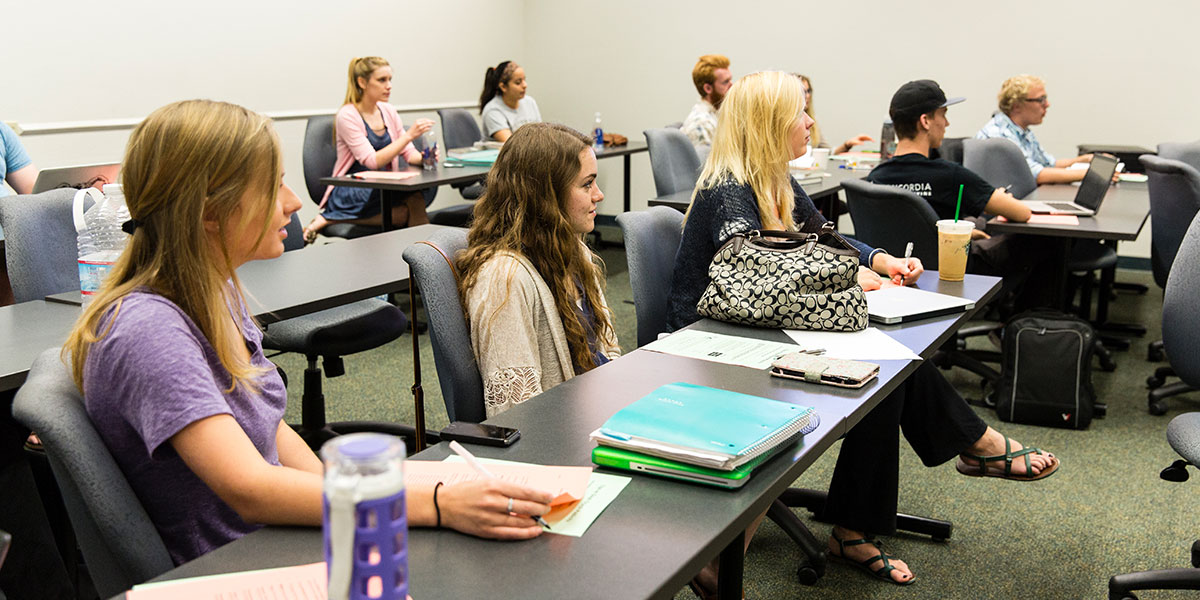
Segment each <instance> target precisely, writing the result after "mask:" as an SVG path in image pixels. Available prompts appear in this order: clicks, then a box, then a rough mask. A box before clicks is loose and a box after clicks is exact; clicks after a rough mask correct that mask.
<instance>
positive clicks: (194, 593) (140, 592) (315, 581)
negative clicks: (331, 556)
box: [125, 562, 328, 600]
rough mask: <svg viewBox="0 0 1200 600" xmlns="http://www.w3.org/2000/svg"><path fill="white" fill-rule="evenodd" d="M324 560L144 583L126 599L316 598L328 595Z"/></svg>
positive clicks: (274, 599)
mask: <svg viewBox="0 0 1200 600" xmlns="http://www.w3.org/2000/svg"><path fill="white" fill-rule="evenodd" d="M327 586H328V582H327V581H326V574H325V563H323V562H318V563H312V564H311V565H300V566H297V567H283V568H281V569H264V570H261V571H247V572H244V573H229V574H227V575H213V576H210V577H195V578H191V579H180V580H179V581H169V582H163V583H152V584H143V585H140V586H137V587H136V588H135V589H133V590H131V591H129V592H128V593H126V594H125V600H234V599H238V598H270V599H271V600H318V599H323V598H327V597H328V595H327V594H326V588H327Z"/></svg>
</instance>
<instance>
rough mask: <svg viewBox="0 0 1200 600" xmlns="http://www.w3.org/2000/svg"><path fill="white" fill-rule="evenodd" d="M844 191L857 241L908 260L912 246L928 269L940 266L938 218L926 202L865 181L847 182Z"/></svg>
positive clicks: (898, 190) (894, 188)
mask: <svg viewBox="0 0 1200 600" xmlns="http://www.w3.org/2000/svg"><path fill="white" fill-rule="evenodd" d="M842 189H843V190H844V191H845V192H846V204H848V205H849V206H850V219H851V220H852V221H853V222H854V237H856V238H858V239H859V240H860V241H862V242H863V243H864V244H867V245H868V246H873V247H875V248H883V249H884V250H885V251H886V252H887V253H888V254H891V255H892V256H904V248H905V246H907V245H908V243H909V242H912V243H913V256H915V257H917V258H919V259H921V262H922V263H924V264H925V267H926V268H929V269H932V268H934V267H936V266H937V251H938V248H937V225H936V223H937V220H938V216H937V213H935V212H933V207H931V206H929V203H928V202H926V201H925V199H924V198H922V197H920V196H918V195H916V194H914V193H912V192H910V191H908V190H905V189H901V188H898V187H893V186H889V185H878V184H874V183H871V182H869V181H866V180H863V179H847V180H846V181H843V182H842Z"/></svg>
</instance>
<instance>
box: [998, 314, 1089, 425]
mask: <svg viewBox="0 0 1200 600" xmlns="http://www.w3.org/2000/svg"><path fill="white" fill-rule="evenodd" d="M1095 343H1096V333H1095V331H1094V330H1093V329H1092V326H1091V324H1089V323H1088V322H1087V321H1084V320H1083V319H1080V318H1078V317H1074V316H1072V315H1068V314H1065V313H1061V312H1057V311H1031V312H1025V313H1022V314H1019V315H1017V316H1015V317H1013V318H1012V320H1010V321H1009V322H1008V324H1006V325H1005V326H1004V341H1003V351H1004V355H1003V365H1002V367H1001V373H1000V383H999V385H998V386H997V389H996V395H995V400H996V413H997V415H999V417H1000V419H1001V420H1003V421H1010V422H1013V423H1025V424H1028V425H1045V426H1049V427H1065V428H1069V429H1087V427H1088V425H1090V424H1091V422H1092V417H1093V416H1097V417H1101V416H1104V409H1105V406H1104V405H1103V404H1096V392H1095V390H1094V389H1093V388H1092V351H1093V348H1094V344H1095Z"/></svg>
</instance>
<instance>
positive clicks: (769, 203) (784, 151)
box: [688, 71, 804, 230]
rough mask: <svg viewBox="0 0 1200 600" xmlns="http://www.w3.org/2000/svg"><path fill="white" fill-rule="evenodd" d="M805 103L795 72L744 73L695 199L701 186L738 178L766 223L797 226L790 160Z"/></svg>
mask: <svg viewBox="0 0 1200 600" xmlns="http://www.w3.org/2000/svg"><path fill="white" fill-rule="evenodd" d="M803 109H804V89H803V88H802V87H801V85H800V80H799V79H797V78H796V77H795V76H793V75H791V74H790V73H783V72H780V71H763V72H760V73H752V74H750V75H747V76H745V77H742V78H741V79H739V80H738V81H737V83H735V84H733V87H732V88H730V89H729V93H728V94H727V95H726V96H725V102H724V103H723V104H721V110H720V112H719V114H718V120H717V131H716V133H715V134H713V144H712V151H711V152H710V153H709V155H708V160H706V161H705V162H704V169H703V170H702V171H701V172H700V180H699V182H697V184H696V189H695V191H693V192H692V199H693V200H695V198H696V194H697V193H698V192H699V191H700V190H702V189H707V188H711V187H715V186H717V185H719V184H720V183H721V182H723V181H725V180H726V179H733V180H734V181H735V182H737V183H739V184H743V185H745V184H748V185H749V186H750V189H752V190H753V191H754V197H755V199H756V200H757V202H758V216H759V219H760V220H761V221H762V225H763V227H764V228H766V229H786V230H792V229H795V225H796V223H795V221H794V220H793V219H792V209H793V207H795V204H796V198H795V196H794V195H793V193H792V180H791V175H790V173H789V171H788V161H789V160H791V158H792V148H791V130H792V127H793V126H794V125H795V124H796V121H797V120H798V119H800V118H801V116H800V115H801V114H802V113H801V111H802V110H803ZM688 212H689V213H690V212H691V207H690V206H689V207H688Z"/></svg>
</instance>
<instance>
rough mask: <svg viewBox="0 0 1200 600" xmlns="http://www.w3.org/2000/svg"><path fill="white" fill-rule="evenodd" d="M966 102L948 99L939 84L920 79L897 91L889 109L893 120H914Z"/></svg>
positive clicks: (961, 99) (960, 99)
mask: <svg viewBox="0 0 1200 600" xmlns="http://www.w3.org/2000/svg"><path fill="white" fill-rule="evenodd" d="M963 100H966V98H963V97H958V98H950V99H946V93H945V92H943V91H942V88H941V87H940V86H938V84H937V82H936V81H934V80H932V79H918V80H916V81H910V82H908V83H906V84H904V85H902V86H900V89H898V90H896V93H895V95H893V96H892V105H891V106H890V107H889V108H888V114H889V115H891V117H892V120H893V121H895V120H897V119H898V118H904V117H908V118H910V119H911V118H914V117H919V116H921V115H923V114H926V113H931V112H933V111H935V110H937V109H939V108H941V107H943V106H950V105H951V104H958V103H959V102H962V101H963Z"/></svg>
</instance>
